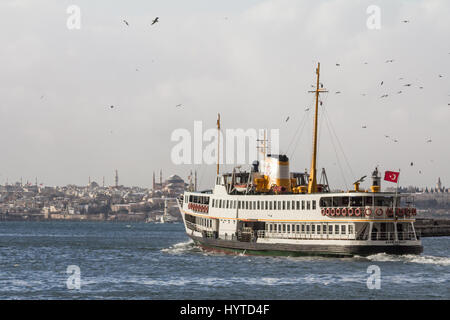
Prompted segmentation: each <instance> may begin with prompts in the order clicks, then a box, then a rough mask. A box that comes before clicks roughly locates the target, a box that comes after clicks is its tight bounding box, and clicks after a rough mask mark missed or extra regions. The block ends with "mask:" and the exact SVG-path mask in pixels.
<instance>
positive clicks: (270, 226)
mask: <svg viewBox="0 0 450 320" xmlns="http://www.w3.org/2000/svg"><path fill="white" fill-rule="evenodd" d="M272 230H273V226H272V224H269V231H270V232H272Z"/></svg>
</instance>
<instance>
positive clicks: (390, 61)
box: [385, 59, 394, 63]
mask: <svg viewBox="0 0 450 320" xmlns="http://www.w3.org/2000/svg"><path fill="white" fill-rule="evenodd" d="M388 62H394V59H392V60H386V62H385V63H388Z"/></svg>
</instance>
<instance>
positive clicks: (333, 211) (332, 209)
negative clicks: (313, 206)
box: [330, 208, 336, 217]
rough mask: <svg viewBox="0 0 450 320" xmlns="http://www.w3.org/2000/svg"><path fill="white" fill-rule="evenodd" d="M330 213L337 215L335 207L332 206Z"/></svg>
mask: <svg viewBox="0 0 450 320" xmlns="http://www.w3.org/2000/svg"><path fill="white" fill-rule="evenodd" d="M330 214H331V216H332V217H334V216H335V215H336V210H334V208H331V210H330Z"/></svg>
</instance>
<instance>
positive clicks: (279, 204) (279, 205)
mask: <svg viewBox="0 0 450 320" xmlns="http://www.w3.org/2000/svg"><path fill="white" fill-rule="evenodd" d="M278 210H281V201H278Z"/></svg>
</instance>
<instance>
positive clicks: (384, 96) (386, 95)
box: [380, 94, 389, 98]
mask: <svg viewBox="0 0 450 320" xmlns="http://www.w3.org/2000/svg"><path fill="white" fill-rule="evenodd" d="M388 96H389V95H388V94H383V95H382V96H381V97H380V98H387V97H388Z"/></svg>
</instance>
